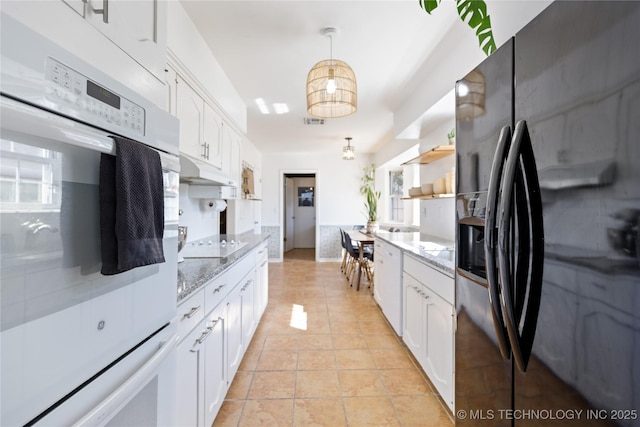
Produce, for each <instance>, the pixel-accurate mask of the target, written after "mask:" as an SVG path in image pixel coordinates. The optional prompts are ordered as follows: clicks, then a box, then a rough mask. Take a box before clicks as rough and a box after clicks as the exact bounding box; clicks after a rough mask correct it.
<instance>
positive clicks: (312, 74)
mask: <svg viewBox="0 0 640 427" xmlns="http://www.w3.org/2000/svg"><path fill="white" fill-rule="evenodd" d="M336 31H337V30H336V29H335V28H325V29H323V30H322V34H324V35H326V36H329V39H330V40H331V41H332V42H333V36H334V35H335V34H336ZM357 109H358V87H357V85H356V75H355V74H354V72H353V70H352V69H351V67H350V66H349V65H348V64H347V63H346V62H344V61H340V60H337V59H333V46H332V47H331V59H326V60H324V61H320V62H318V63H317V64H316V65H314V66H313V68H311V71H309V74H308V75H307V112H308V113H309V114H310V115H311V116H314V117H321V118H335V117H344V116H348V115H350V114H353V113H355V112H356V110H357Z"/></svg>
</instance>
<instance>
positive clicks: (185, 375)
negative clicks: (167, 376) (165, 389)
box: [176, 320, 207, 426]
mask: <svg viewBox="0 0 640 427" xmlns="http://www.w3.org/2000/svg"><path fill="white" fill-rule="evenodd" d="M206 322H207V321H206V320H203V321H202V322H201V323H200V324H198V326H196V327H195V328H194V329H193V330H192V331H191V333H190V334H189V335H187V336H186V337H185V338H184V339H183V340H182V343H180V344H179V345H178V351H177V353H178V372H177V375H178V377H177V381H176V391H177V404H176V412H177V416H176V421H177V425H180V426H201V425H204V404H203V401H202V399H201V398H200V396H202V395H203V394H204V378H205V375H204V346H203V345H202V344H201V343H200V342H199V339H200V337H201V336H202V334H203V332H204V331H205V330H206V326H205V324H206Z"/></svg>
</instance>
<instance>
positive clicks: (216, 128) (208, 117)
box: [202, 102, 223, 169]
mask: <svg viewBox="0 0 640 427" xmlns="http://www.w3.org/2000/svg"><path fill="white" fill-rule="evenodd" d="M222 131H223V122H222V118H221V117H220V116H219V115H218V113H216V112H215V110H214V109H213V108H211V106H210V105H209V104H207V103H206V102H205V103H204V129H203V141H202V142H203V144H204V146H205V150H206V153H205V154H206V159H207V161H208V162H209V163H211V164H212V165H213V166H215V167H217V168H218V169H222Z"/></svg>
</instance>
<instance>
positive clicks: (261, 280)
mask: <svg viewBox="0 0 640 427" xmlns="http://www.w3.org/2000/svg"><path fill="white" fill-rule="evenodd" d="M257 267H258V271H257V274H256V295H257V297H256V326H257V322H258V321H259V320H260V317H261V316H262V313H264V310H265V308H266V307H267V304H268V303H269V259H268V257H267V246H264V247H263V248H261V249H260V251H259V252H258V266H257Z"/></svg>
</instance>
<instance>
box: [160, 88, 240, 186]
mask: <svg viewBox="0 0 640 427" xmlns="http://www.w3.org/2000/svg"><path fill="white" fill-rule="evenodd" d="M177 82H178V84H177V88H176V111H175V115H176V117H178V119H180V151H182V152H183V153H186V154H189V155H191V156H193V157H196V158H198V159H202V160H205V161H206V162H207V163H209V164H211V165H213V166H215V167H216V168H218V169H221V170H222V171H223V172H225V173H226V174H227V175H229V173H227V171H226V170H224V168H223V164H224V160H223V159H224V157H223V156H224V150H223V148H222V145H223V143H224V141H223V132H224V122H223V121H222V117H220V115H219V114H218V113H217V112H216V111H215V110H214V109H213V107H211V105H209V104H208V103H207V102H206V101H205V100H204V99H203V98H202V97H201V96H200V95H199V94H198V93H197V92H196V91H195V90H194V89H193V88H192V87H191V86H189V84H188V83H187V82H186V81H185V80H184V79H182V77H180V76H179V75H178V76H177ZM169 92H170V90H169ZM229 176H230V175H229ZM236 179H237V178H236Z"/></svg>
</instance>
